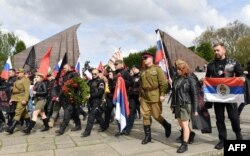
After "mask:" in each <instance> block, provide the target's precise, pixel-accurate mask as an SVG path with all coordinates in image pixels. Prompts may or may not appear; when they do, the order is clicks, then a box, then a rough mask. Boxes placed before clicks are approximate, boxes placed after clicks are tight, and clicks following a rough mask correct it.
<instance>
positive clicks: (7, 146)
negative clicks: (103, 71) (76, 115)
mask: <svg viewBox="0 0 250 156" xmlns="http://www.w3.org/2000/svg"><path fill="white" fill-rule="evenodd" d="M209 112H210V115H211V118H212V127H213V133H212V134H201V133H200V132H199V131H195V133H196V137H195V142H194V144H192V145H189V146H188V147H189V150H188V151H187V152H186V153H184V154H182V155H185V156H186V155H195V156H196V155H197V156H198V155H202V156H204V155H222V153H223V150H215V149H214V145H215V144H216V143H217V142H218V139H217V135H218V133H217V129H216V126H215V119H214V112H213V109H210V110H209ZM249 114H250V106H246V107H245V109H244V110H243V112H242V116H241V128H242V133H243V137H244V139H248V140H249V139H250V135H249V134H250V120H249ZM163 116H164V117H165V118H166V119H167V120H168V121H169V122H171V124H172V134H171V136H170V138H168V139H166V138H165V136H164V130H163V128H162V127H161V125H160V124H158V123H157V122H156V121H153V124H152V138H153V143H149V144H147V145H141V140H142V139H143V136H144V132H143V128H142V120H139V119H136V120H135V126H134V129H133V131H132V132H131V135H130V136H120V137H118V138H117V137H115V136H114V134H115V132H116V129H117V126H116V124H115V123H113V124H111V127H110V128H109V130H108V131H106V132H101V133H98V132H97V129H98V125H95V126H94V129H93V131H92V134H91V136H90V137H87V138H82V137H80V135H81V132H82V131H79V132H71V131H70V129H67V131H66V133H65V134H64V135H62V136H55V133H54V131H55V130H56V129H57V128H52V129H50V130H49V131H48V132H43V133H42V132H40V128H41V127H42V122H41V121H40V120H39V122H38V124H37V125H36V127H35V128H34V130H33V131H32V133H31V134H30V135H24V134H23V133H22V132H21V131H20V130H22V129H23V127H18V128H17V129H16V131H15V133H14V134H13V135H8V134H7V133H5V132H2V133H0V156H2V155H6V156H7V155H8V156H29V155H30V156H36V155H37V156H64V155H65V156H78V155H87V156H89V155H91V156H96V155H97V156H99V155H100V156H121V155H128V156H135V155H136V156H142V155H143V156H161V155H162V156H163V155H164V156H166V155H168V156H172V155H173V156H174V155H178V154H177V153H176V150H177V147H178V146H179V143H176V141H175V139H176V138H177V137H178V136H179V135H180V133H179V129H180V128H179V126H177V121H176V120H175V119H174V116H173V115H172V114H171V112H170V109H169V104H167V103H164V105H163ZM226 116H227V115H226ZM60 120H61V119H60ZM60 120H59V122H60ZM226 125H227V129H228V139H235V135H234V133H233V132H232V130H231V124H230V122H229V120H228V118H227V119H226ZM57 126H58V125H57ZM57 126H56V127H57ZM72 126H73V124H72V123H71V124H70V127H69V128H71V127H72ZM82 126H83V128H85V126H86V121H84V122H82Z"/></svg>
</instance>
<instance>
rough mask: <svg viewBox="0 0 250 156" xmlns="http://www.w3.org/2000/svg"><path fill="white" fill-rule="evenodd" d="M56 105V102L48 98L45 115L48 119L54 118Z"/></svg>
mask: <svg viewBox="0 0 250 156" xmlns="http://www.w3.org/2000/svg"><path fill="white" fill-rule="evenodd" d="M54 103H55V101H52V100H51V97H48V98H47V103H46V105H45V114H46V116H47V118H48V119H49V118H50V117H51V116H52V113H53V106H54Z"/></svg>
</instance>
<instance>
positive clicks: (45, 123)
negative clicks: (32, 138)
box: [41, 118, 49, 132]
mask: <svg viewBox="0 0 250 156" xmlns="http://www.w3.org/2000/svg"><path fill="white" fill-rule="evenodd" d="M43 125H44V128H43V129H41V132H44V131H47V130H49V119H48V118H45V119H43Z"/></svg>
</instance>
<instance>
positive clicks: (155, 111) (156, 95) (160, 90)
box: [139, 52, 171, 144]
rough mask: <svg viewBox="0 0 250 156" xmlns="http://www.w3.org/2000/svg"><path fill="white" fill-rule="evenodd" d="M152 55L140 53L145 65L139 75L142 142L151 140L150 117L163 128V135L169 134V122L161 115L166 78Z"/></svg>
mask: <svg viewBox="0 0 250 156" xmlns="http://www.w3.org/2000/svg"><path fill="white" fill-rule="evenodd" d="M153 59H154V56H153V54H151V53H148V52H144V53H143V54H142V60H143V64H144V65H145V66H146V67H145V69H144V70H143V71H142V72H141V76H140V96H139V98H140V104H141V107H140V109H141V114H142V116H143V126H144V132H145V138H144V139H143V140H142V142H141V143H142V144H147V143H148V142H151V128H150V125H151V123H150V117H151V115H152V116H153V118H154V119H155V120H156V121H158V122H159V123H160V124H161V125H162V126H163V127H164V129H165V136H166V137H167V138H168V137H169V136H170V134H171V124H170V123H168V122H167V121H166V120H165V119H164V118H163V117H162V116H161V113H162V102H163V101H164V100H165V97H164V95H165V92H166V89H167V80H166V78H165V76H164V73H163V71H162V69H161V68H160V67H158V66H156V65H154V64H153Z"/></svg>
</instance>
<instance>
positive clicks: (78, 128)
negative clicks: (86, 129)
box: [71, 125, 82, 132]
mask: <svg viewBox="0 0 250 156" xmlns="http://www.w3.org/2000/svg"><path fill="white" fill-rule="evenodd" d="M81 129H82V126H81V125H76V126H75V127H73V128H71V131H72V132H74V131H80V130H81Z"/></svg>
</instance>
